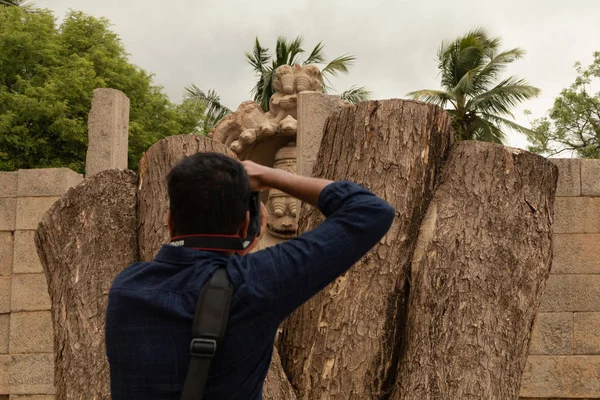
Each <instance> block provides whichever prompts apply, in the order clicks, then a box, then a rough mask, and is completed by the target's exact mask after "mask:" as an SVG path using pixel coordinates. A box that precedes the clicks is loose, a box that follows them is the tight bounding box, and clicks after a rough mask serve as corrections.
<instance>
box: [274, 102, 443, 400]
mask: <svg viewBox="0 0 600 400" xmlns="http://www.w3.org/2000/svg"><path fill="white" fill-rule="evenodd" d="M451 141H452V130H451V125H450V119H449V117H448V115H447V114H446V113H445V112H444V111H443V110H441V109H440V108H438V107H435V106H433V105H429V104H424V103H419V102H414V101H404V100H386V101H369V102H364V103H360V104H359V105H358V106H353V107H345V108H343V109H341V110H340V111H339V112H338V113H336V114H333V115H332V116H331V117H330V118H329V120H328V122H327V124H326V127H325V132H324V136H323V140H322V142H321V147H320V150H319V154H318V157H317V161H316V163H315V169H314V171H313V176H317V177H321V178H327V179H333V180H342V179H350V180H352V181H354V182H357V183H359V184H362V185H364V186H365V187H367V188H369V189H370V190H371V191H373V192H374V193H376V194H377V195H379V196H381V197H382V198H384V199H385V200H387V201H388V202H389V203H390V204H391V205H393V206H394V207H395V208H396V210H397V217H396V220H395V222H394V224H393V225H392V228H391V229H390V231H389V233H388V234H387V235H386V236H385V237H384V238H383V239H382V241H381V243H380V244H378V245H377V246H376V247H375V248H374V249H373V250H372V251H371V252H370V253H369V254H368V255H367V256H365V257H364V258H363V259H362V260H361V261H359V262H358V263H357V264H356V265H355V266H354V267H353V268H352V269H351V270H350V271H349V272H347V273H346V274H345V275H343V276H342V277H340V278H339V279H338V280H337V281H336V282H334V283H333V284H332V285H330V286H329V287H327V288H326V289H324V290H323V291H322V292H320V293H319V294H318V295H317V296H315V297H314V298H313V299H311V300H310V301H309V302H307V303H306V304H305V305H304V306H303V307H301V308H300V309H299V310H297V311H296V312H295V313H294V314H293V315H292V316H291V317H290V318H289V319H288V320H287V321H286V322H285V324H284V330H283V335H282V339H281V342H280V346H279V350H280V355H281V358H282V362H283V365H284V369H285V371H286V372H287V374H288V376H289V378H290V379H291V382H292V383H293V385H294V387H295V388H296V389H297V390H298V392H299V397H300V398H302V399H329V398H336V399H361V400H362V399H380V398H385V396H389V394H390V393H391V391H392V389H393V384H394V381H395V376H396V363H397V362H398V358H399V356H400V350H401V349H400V343H401V338H402V335H403V329H404V326H403V324H404V319H405V307H406V302H407V300H408V299H407V296H408V291H407V279H406V277H407V275H406V274H407V268H408V265H409V263H410V260H411V254H412V251H413V249H414V247H415V245H416V240H417V234H418V230H419V226H420V223H421V218H422V216H423V215H424V214H425V211H426V209H427V205H428V203H429V200H430V198H431V197H432V195H433V193H432V192H433V188H434V186H435V184H436V177H437V176H438V174H439V170H440V169H441V166H442V164H443V162H444V160H445V159H446V157H447V153H448V152H449V149H450V146H451ZM320 221H321V217H320V213H319V212H318V211H316V210H314V209H313V210H310V208H309V207H307V206H306V205H305V206H303V209H302V213H301V217H300V223H299V231H300V232H304V231H307V230H309V229H311V227H313V226H316V225H317V224H318V223H320Z"/></svg>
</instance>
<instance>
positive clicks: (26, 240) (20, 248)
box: [13, 231, 44, 274]
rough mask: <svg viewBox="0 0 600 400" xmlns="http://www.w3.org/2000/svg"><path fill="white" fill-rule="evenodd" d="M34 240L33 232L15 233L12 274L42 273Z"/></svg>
mask: <svg viewBox="0 0 600 400" xmlns="http://www.w3.org/2000/svg"><path fill="white" fill-rule="evenodd" d="M34 238H35V231H15V252H14V261H13V273H15V274H35V273H41V272H44V270H43V268H42V264H41V263H40V258H39V257H38V253H37V248H36V247H35V239H34Z"/></svg>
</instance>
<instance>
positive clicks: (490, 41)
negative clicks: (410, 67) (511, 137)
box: [408, 28, 540, 143]
mask: <svg viewBox="0 0 600 400" xmlns="http://www.w3.org/2000/svg"><path fill="white" fill-rule="evenodd" d="M499 47H500V38H490V37H489V36H488V34H487V32H486V31H485V30H484V29H483V28H479V29H476V30H474V31H471V32H469V33H467V34H466V35H465V36H463V37H459V38H457V39H455V40H453V41H451V42H443V43H442V46H441V47H440V49H439V51H438V68H439V70H440V75H441V84H442V90H419V91H416V92H411V93H409V94H408V95H409V96H413V97H414V98H415V99H417V100H423V101H427V102H430V103H434V104H437V105H439V106H441V107H447V106H450V108H448V109H447V111H448V112H449V113H450V116H451V117H452V125H453V127H454V130H455V131H456V135H457V139H458V140H472V139H476V140H482V141H486V142H495V143H502V142H503V140H504V138H505V132H504V131H503V130H502V128H509V129H513V130H516V131H518V132H522V133H526V134H528V133H530V130H529V129H527V128H525V127H522V126H520V125H519V124H517V123H515V122H513V121H511V120H510V119H507V117H510V118H513V119H514V115H513V114H512V112H511V109H512V108H513V107H515V106H516V105H517V104H519V103H521V102H523V101H525V100H528V99H530V98H533V97H537V96H538V94H539V93H540V90H539V89H537V88H535V87H533V86H530V85H528V84H527V82H526V81H525V80H523V79H517V78H515V77H509V78H506V79H504V80H502V81H500V82H499V83H497V82H498V80H499V77H500V75H501V73H502V72H503V71H504V70H505V69H506V66H507V65H508V64H510V63H512V62H514V61H516V60H518V59H519V58H521V57H523V55H524V54H525V52H524V51H523V50H521V49H518V48H515V49H512V50H507V51H499Z"/></svg>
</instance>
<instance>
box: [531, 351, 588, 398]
mask: <svg viewBox="0 0 600 400" xmlns="http://www.w3.org/2000/svg"><path fill="white" fill-rule="evenodd" d="M520 396H522V397H532V398H596V399H597V398H600V356H529V357H528V359H527V364H526V366H525V372H524V373H523V379H522V381H521V392H520Z"/></svg>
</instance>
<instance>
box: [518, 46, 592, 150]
mask: <svg viewBox="0 0 600 400" xmlns="http://www.w3.org/2000/svg"><path fill="white" fill-rule="evenodd" d="M575 69H576V70H577V73H578V76H577V78H576V79H575V82H574V83H573V84H572V85H571V86H569V87H568V88H566V89H563V90H562V91H561V93H560V95H559V96H558V97H557V98H556V99H555V100H554V105H553V107H552V108H551V109H550V110H549V112H548V115H547V116H545V117H542V118H539V119H536V120H534V121H533V124H532V132H531V133H530V134H529V135H528V139H529V141H530V142H531V143H532V144H533V145H532V146H531V147H530V148H529V150H530V151H534V152H537V153H542V154H548V155H555V154H558V153H561V152H563V151H572V152H575V153H576V154H577V156H579V157H582V158H600V91H598V92H596V93H590V91H593V87H598V85H599V84H600V52H596V53H594V61H593V62H592V64H590V65H589V66H588V67H587V68H583V67H582V66H581V63H577V64H575Z"/></svg>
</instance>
